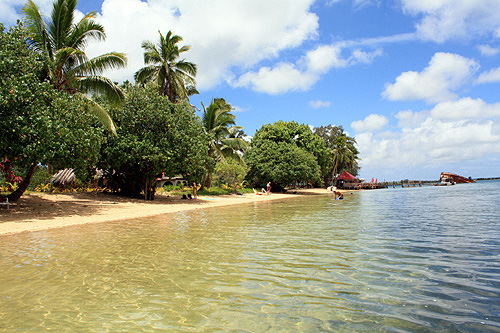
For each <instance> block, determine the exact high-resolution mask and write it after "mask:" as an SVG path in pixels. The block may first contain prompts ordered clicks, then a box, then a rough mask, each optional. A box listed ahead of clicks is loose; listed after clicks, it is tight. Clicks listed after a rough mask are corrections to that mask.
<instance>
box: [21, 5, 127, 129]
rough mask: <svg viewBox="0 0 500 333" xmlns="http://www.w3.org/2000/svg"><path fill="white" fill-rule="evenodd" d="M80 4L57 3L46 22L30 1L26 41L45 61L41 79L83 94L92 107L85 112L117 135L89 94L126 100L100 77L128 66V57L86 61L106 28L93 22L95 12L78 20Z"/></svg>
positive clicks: (112, 54) (26, 11) (116, 55)
mask: <svg viewBox="0 0 500 333" xmlns="http://www.w3.org/2000/svg"><path fill="white" fill-rule="evenodd" d="M77 3H78V1H77V0H55V1H54V4H53V10H52V15H51V17H50V19H49V20H47V21H44V18H43V17H42V15H41V14H40V11H39V9H38V7H37V5H36V4H35V3H34V2H33V1H32V0H28V1H27V3H26V5H25V6H24V7H23V12H24V14H25V17H24V22H25V25H26V28H27V31H28V37H29V38H27V39H26V40H27V42H28V44H29V45H30V47H31V49H32V50H34V51H35V52H37V54H38V55H39V58H40V59H41V61H42V62H43V71H42V72H41V75H40V78H41V79H42V80H48V81H49V82H50V83H51V84H52V85H53V86H54V88H55V89H56V90H58V91H65V92H68V93H69V94H71V95H74V94H77V95H80V96H81V98H83V99H84V100H86V102H87V104H88V106H89V107H88V109H87V110H86V111H87V112H91V113H92V114H94V115H96V116H97V117H98V118H99V120H100V121H101V123H102V124H103V125H104V126H106V127H107V128H108V129H109V130H110V131H112V132H114V131H115V128H114V125H113V122H112V121H111V118H110V117H109V114H108V113H107V112H106V111H105V110H104V109H103V108H102V107H101V106H100V105H99V104H97V103H95V102H94V101H93V100H92V99H90V98H89V97H88V94H98V95H102V96H105V97H106V99H107V100H108V101H113V102H115V103H119V102H120V101H121V100H122V99H123V97H124V96H123V92H122V91H121V89H120V88H119V87H117V86H116V85H115V84H114V83H113V82H112V81H111V80H109V79H108V78H106V77H104V76H102V75H101V74H102V73H103V72H104V71H106V70H109V69H114V68H123V67H125V66H126V64H127V58H126V56H125V54H123V53H118V52H110V53H107V54H103V55H100V56H98V57H95V58H92V59H88V58H87V56H86V54H85V52H84V48H85V46H86V45H87V43H88V42H89V41H90V40H97V41H100V40H103V39H104V38H105V33H104V27H103V26H102V25H100V24H98V23H96V22H95V21H94V18H95V16H96V14H95V13H94V12H92V13H88V14H86V15H84V17H83V18H82V19H81V20H79V21H76V20H75V9H76V5H77Z"/></svg>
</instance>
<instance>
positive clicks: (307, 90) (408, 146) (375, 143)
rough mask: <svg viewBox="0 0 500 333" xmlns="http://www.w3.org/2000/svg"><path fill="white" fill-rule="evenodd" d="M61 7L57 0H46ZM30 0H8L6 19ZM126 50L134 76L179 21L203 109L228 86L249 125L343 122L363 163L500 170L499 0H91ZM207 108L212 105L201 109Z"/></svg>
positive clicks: (412, 175) (425, 175)
mask: <svg viewBox="0 0 500 333" xmlns="http://www.w3.org/2000/svg"><path fill="white" fill-rule="evenodd" d="M34 2H35V3H36V4H38V5H39V7H40V9H41V11H42V12H44V13H46V14H47V15H48V13H50V10H51V4H52V0H34ZM24 3H25V0H0V22H2V23H4V25H6V26H9V25H12V24H14V23H15V22H16V20H17V19H19V18H21V17H22V13H21V8H22V6H23V4H24ZM77 8H78V10H79V15H80V17H82V15H83V14H82V13H88V12H90V11H96V13H97V21H98V22H99V23H101V24H103V25H104V27H105V31H106V35H107V39H106V41H104V42H99V43H92V44H89V45H88V47H87V49H86V52H87V54H88V55H89V56H91V57H93V56H97V55H100V54H103V53H106V52H110V51H119V52H125V53H126V54H127V55H128V58H129V64H128V67H127V68H126V69H124V70H120V71H113V72H109V73H107V74H106V75H107V76H108V77H110V78H111V79H113V80H114V81H118V82H122V81H124V80H129V81H131V82H134V80H133V75H134V73H135V72H136V71H137V70H138V69H140V68H141V67H143V66H144V62H143V50H142V49H141V44H142V42H143V41H144V40H151V41H155V42H156V41H158V39H159V32H161V33H162V34H163V35H165V34H166V33H167V32H168V31H169V30H171V31H172V32H173V33H175V34H177V35H180V36H182V37H183V41H182V42H180V45H190V46H191V50H189V51H188V52H186V53H183V57H185V59H186V60H187V61H191V62H194V63H195V64H197V65H198V75H197V77H196V79H197V88H198V90H199V91H200V94H199V95H196V96H192V97H191V98H190V101H191V104H193V105H195V106H196V107H198V108H200V109H202V106H201V103H202V102H203V104H205V105H208V104H210V101H211V100H212V99H213V98H218V97H222V98H224V99H225V100H226V101H227V102H228V103H230V104H231V105H232V106H233V107H234V114H235V115H236V122H237V125H239V126H243V127H244V129H245V132H246V133H247V134H248V135H249V136H253V135H254V133H255V131H256V130H258V129H259V128H260V127H261V126H263V125H266V124H270V123H274V122H276V121H278V120H284V121H292V120H293V121H296V122H298V123H301V124H307V125H309V126H311V127H318V126H326V125H329V124H332V125H341V126H342V127H343V128H344V129H345V131H346V132H347V133H348V134H349V135H350V136H353V137H354V138H355V139H356V141H357V144H358V148H359V151H360V157H361V160H360V162H359V163H360V166H361V171H360V177H362V178H365V179H370V180H371V178H377V179H378V180H379V181H381V180H384V179H385V180H400V179H423V180H437V179H439V174H440V173H441V172H442V171H446V172H453V173H457V174H460V175H463V176H466V177H469V176H471V177H473V178H477V177H498V176H500V0H386V1H383V0H317V1H314V0H293V1H291V0H149V1H140V0H80V2H79V4H78V7H77ZM200 114H201V113H200Z"/></svg>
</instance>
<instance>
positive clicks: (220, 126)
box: [202, 98, 248, 187]
mask: <svg viewBox="0 0 500 333" xmlns="http://www.w3.org/2000/svg"><path fill="white" fill-rule="evenodd" d="M202 106H203V117H202V124H203V127H204V128H205V131H206V132H207V133H208V135H209V136H210V141H209V146H208V155H209V157H210V158H211V159H212V160H214V161H215V163H217V162H219V161H221V160H223V159H226V158H231V159H234V160H236V161H239V162H242V161H243V158H242V156H241V152H244V150H245V149H246V148H247V147H248V144H247V143H246V142H245V140H244V139H243V137H242V135H243V128H242V127H240V126H233V125H235V124H236V122H235V117H234V115H233V114H231V110H232V107H231V105H230V104H228V103H227V102H226V101H225V100H224V99H223V98H214V99H213V100H212V102H211V103H210V105H209V106H208V108H206V107H205V105H203V103H202ZM211 175H212V165H211V163H210V161H208V160H207V163H206V175H205V179H204V181H203V183H202V187H209V186H210V181H211Z"/></svg>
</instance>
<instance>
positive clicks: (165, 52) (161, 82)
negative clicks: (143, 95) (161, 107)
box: [134, 31, 198, 103]
mask: <svg viewBox="0 0 500 333" xmlns="http://www.w3.org/2000/svg"><path fill="white" fill-rule="evenodd" d="M181 41H182V37H181V36H178V35H175V34H173V33H172V31H169V32H168V33H167V35H166V36H163V35H162V33H161V32H160V40H159V42H158V44H156V45H155V43H154V42H152V41H149V40H147V41H144V42H143V43H142V48H143V49H144V64H145V65H146V67H143V68H141V69H140V70H138V71H137V72H136V73H135V76H134V78H135V80H136V82H138V83H143V84H144V83H147V82H156V87H157V88H158V91H159V93H160V94H161V95H163V96H167V97H168V99H169V100H170V101H171V102H172V103H177V102H179V101H182V100H188V98H189V96H190V95H194V94H197V93H198V91H197V90H196V87H195V86H196V80H195V76H196V72H197V66H196V65H195V64H194V63H192V62H189V61H185V59H180V60H179V59H178V58H179V56H180V54H181V53H183V52H186V51H188V50H189V49H190V48H191V46H189V45H184V46H182V47H180V48H179V46H178V45H177V43H179V42H181Z"/></svg>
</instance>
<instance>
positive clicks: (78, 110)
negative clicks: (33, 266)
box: [0, 26, 102, 201]
mask: <svg viewBox="0 0 500 333" xmlns="http://www.w3.org/2000/svg"><path fill="white" fill-rule="evenodd" d="M0 30H1V31H0V45H2V48H0V82H1V84H0V128H2V140H0V156H2V157H5V158H8V159H9V160H10V161H11V162H12V165H13V166H14V167H15V168H16V169H17V170H19V171H20V172H21V176H23V179H24V181H25V182H27V183H26V184H25V185H26V187H27V186H28V183H29V181H30V177H26V176H25V175H27V174H30V173H31V172H34V171H35V169H34V168H35V167H36V165H37V164H38V163H42V164H45V165H48V164H52V165H53V166H54V167H55V168H66V167H72V168H74V169H75V172H76V173H77V175H79V176H83V175H86V174H88V170H89V168H90V167H92V164H93V163H95V162H96V160H97V154H98V152H99V148H100V142H101V141H100V140H101V139H100V137H101V136H102V128H100V127H98V126H96V123H97V118H96V117H95V116H92V115H90V114H89V113H88V112H85V110H86V109H85V108H86V107H87V106H86V104H85V103H82V102H81V100H80V99H78V98H75V97H71V96H70V95H67V94H61V93H58V92H57V91H56V90H55V89H54V88H53V87H52V86H51V85H50V84H49V83H47V82H41V81H40V77H41V76H42V73H43V66H42V63H40V62H39V61H38V60H37V55H36V54H34V53H33V52H32V51H31V50H30V49H29V48H28V46H27V45H26V43H25V40H26V34H25V32H24V31H23V29H21V27H20V26H15V27H13V28H11V29H10V30H9V31H8V32H4V29H3V27H1V29H0ZM4 129H5V130H4ZM26 187H25V188H24V189H23V191H24V190H25V189H26ZM19 195H20V194H19ZM13 201H14V200H13Z"/></svg>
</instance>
